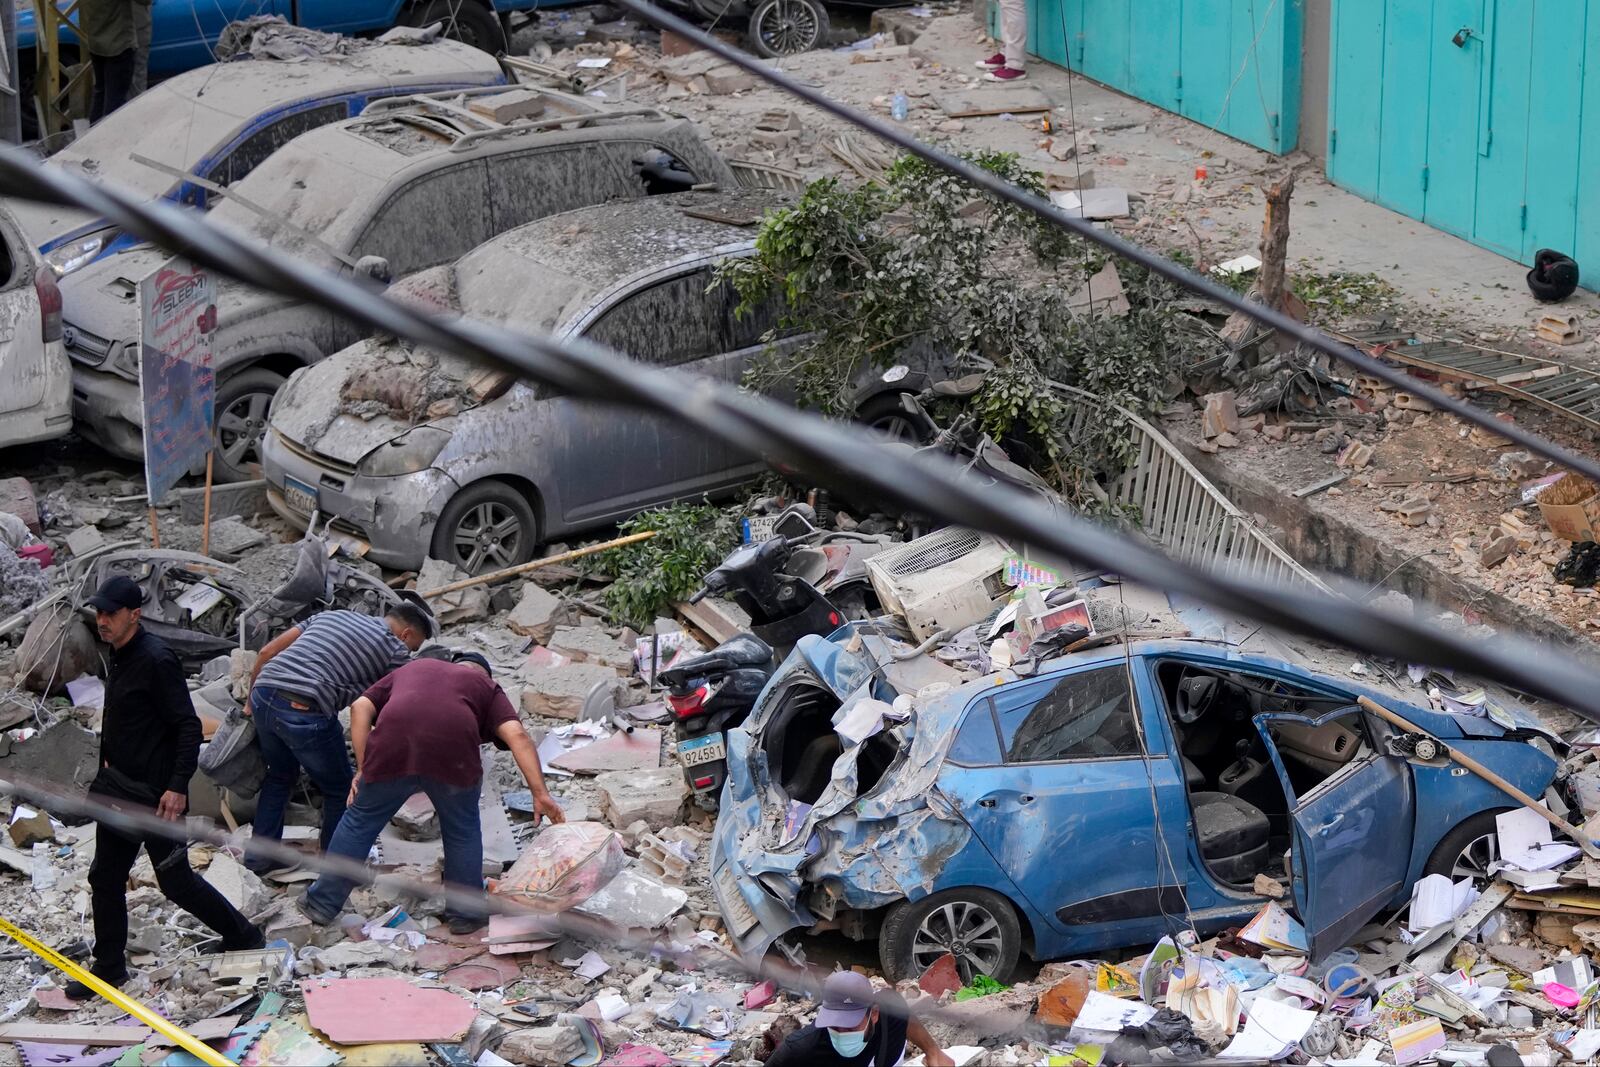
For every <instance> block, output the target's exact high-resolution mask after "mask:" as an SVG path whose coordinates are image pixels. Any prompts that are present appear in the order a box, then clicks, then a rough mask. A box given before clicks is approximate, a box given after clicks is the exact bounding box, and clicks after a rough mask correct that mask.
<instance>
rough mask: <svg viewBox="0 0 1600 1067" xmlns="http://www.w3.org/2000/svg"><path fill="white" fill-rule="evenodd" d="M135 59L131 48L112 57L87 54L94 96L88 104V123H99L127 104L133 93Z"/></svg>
mask: <svg viewBox="0 0 1600 1067" xmlns="http://www.w3.org/2000/svg"><path fill="white" fill-rule="evenodd" d="M136 58H137V56H135V54H134V50H133V49H131V48H130V49H128V50H127V51H125V52H118V53H117V54H116V55H114V56H97V55H95V54H94V53H93V52H90V53H89V65H90V67H91V68H92V69H93V70H94V95H93V97H92V98H91V100H90V103H89V121H90V122H99V121H100V120H101V119H102V118H104V117H105V116H107V115H109V114H111V112H113V111H115V110H117V108H119V107H121V106H122V105H123V104H126V103H127V102H128V96H129V94H130V93H131V92H132V91H133V68H134V66H135V63H134V60H135V59H136Z"/></svg>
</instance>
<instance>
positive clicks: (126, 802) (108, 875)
mask: <svg viewBox="0 0 1600 1067" xmlns="http://www.w3.org/2000/svg"><path fill="white" fill-rule="evenodd" d="M143 602H144V594H143V590H141V589H140V588H139V584H138V583H137V582H135V581H134V580H133V579H132V578H128V577H125V576H122V575H118V576H116V577H114V578H108V579H106V581H105V582H104V583H102V584H101V586H100V588H99V590H98V591H97V592H96V593H95V595H94V596H92V597H90V598H89V605H90V606H91V607H93V608H94V610H95V623H96V625H97V627H98V629H99V631H100V637H101V639H102V640H104V641H105V642H106V643H107V644H109V645H110V646H111V673H110V674H109V675H108V676H107V678H106V698H105V711H104V714H103V716H102V719H101V728H100V772H99V773H98V774H97V775H95V779H94V781H93V782H91V783H90V784H89V792H90V793H91V794H93V795H94V798H95V799H96V800H100V801H103V802H106V803H109V804H112V805H113V806H115V807H119V808H124V809H129V810H140V809H143V810H145V811H147V812H148V811H149V810H151V809H154V811H155V813H156V814H157V815H159V816H160V817H161V818H163V819H167V820H169V821H171V822H174V823H176V822H179V821H181V820H182V819H183V815H184V812H185V811H187V810H188V807H189V778H190V776H192V775H193V774H194V771H195V764H196V761H197V760H198V758H199V752H200V737H201V731H200V719H199V717H198V716H197V715H195V713H194V704H193V702H192V701H191V700H190V699H189V687H188V686H187V685H186V684H184V680H183V667H182V665H181V664H180V663H179V662H178V657H177V654H176V653H174V652H173V651H172V649H170V648H168V647H167V646H166V644H164V643H163V642H162V641H161V639H160V638H158V637H156V636H155V635H154V634H151V633H149V632H148V631H146V630H144V629H143V628H141V627H140V625H139V613H140V612H139V607H140V605H141V604H142V603H143ZM141 845H143V846H144V849H145V851H146V852H148V853H149V854H150V864H151V866H152V867H154V868H155V874H156V884H157V885H159V886H160V887H161V891H162V892H163V893H165V894H166V896H167V899H168V900H170V901H172V902H173V903H174V904H176V905H178V907H180V908H182V909H183V910H185V911H187V912H188V913H189V914H191V915H193V916H194V917H195V918H197V919H199V920H200V921H201V922H203V923H205V924H206V925H207V926H209V927H211V929H213V930H215V931H216V932H217V933H218V934H221V935H222V945H221V948H222V950H223V951H233V950H235V949H247V948H260V947H261V945H262V943H263V942H262V938H261V931H260V930H258V929H257V928H256V927H255V926H254V925H252V924H251V922H250V920H249V919H247V918H245V917H244V916H243V915H241V914H240V913H239V910H238V909H237V908H235V907H234V906H233V905H232V904H229V903H228V901H227V900H226V899H225V898H224V897H223V896H222V894H221V893H218V892H217V891H216V889H214V888H213V887H212V886H211V885H210V884H208V883H207V882H205V881H202V880H201V878H200V876H199V875H197V874H195V873H194V869H193V868H191V867H190V866H189V850H188V846H187V845H186V844H185V842H184V839H183V835H182V834H181V833H179V834H177V835H176V836H175V837H164V836H160V835H156V834H129V833H127V832H125V831H123V830H118V829H114V828H112V827H111V826H108V825H106V824H105V823H101V824H99V825H97V826H96V827H95V852H94V863H93V864H91V865H90V867H89V889H90V894H91V900H92V901H93V904H94V967H93V973H94V974H95V976H96V977H98V978H99V979H101V980H102V981H104V982H106V983H108V984H110V985H114V986H120V985H122V984H123V983H124V982H126V981H127V980H128V964H127V945H128V899H127V894H128V873H129V872H130V871H132V870H133V863H134V860H136V859H138V857H139V847H140V846H141ZM92 993H93V991H92V990H91V989H89V987H88V986H86V985H83V984H82V983H81V982H70V983H68V984H67V988H66V994H67V996H69V997H71V998H73V999H74V1000H83V999H85V998H87V997H89V996H91V995H92Z"/></svg>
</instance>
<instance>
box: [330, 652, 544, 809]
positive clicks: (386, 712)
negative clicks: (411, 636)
mask: <svg viewBox="0 0 1600 1067" xmlns="http://www.w3.org/2000/svg"><path fill="white" fill-rule="evenodd" d="M362 695H363V696H365V697H366V698H367V699H368V700H370V701H372V703H373V704H375V705H376V706H377V708H378V719H377V724H376V725H375V726H374V727H373V728H372V733H371V735H370V736H369V737H368V738H367V754H366V760H365V766H363V767H362V769H361V780H362V781H365V782H387V781H391V780H393V779H395V778H407V777H410V776H411V775H420V776H421V777H423V778H431V779H433V780H434V781H436V782H444V783H446V784H447V785H454V786H469V785H477V784H478V781H479V780H480V779H481V778H482V777H483V762H482V760H481V759H480V758H479V755H478V746H479V745H482V744H485V743H487V742H490V741H493V740H494V733H495V730H496V729H498V728H499V726H500V725H501V724H502V723H507V722H516V721H517V712H516V709H514V708H513V707H512V706H511V701H509V700H507V699H506V694H505V692H504V691H503V690H502V689H501V688H500V687H499V686H498V685H495V684H494V681H493V680H492V679H491V678H490V677H489V676H488V675H487V674H484V673H483V670H482V668H480V667H476V666H474V665H473V664H471V663H449V662H447V661H445V660H439V659H417V660H412V661H411V662H410V663H407V664H406V665H405V666H404V667H401V668H399V669H398V670H396V671H393V672H392V673H390V674H389V675H387V676H386V677H385V678H384V679H383V680H382V681H380V682H378V683H377V684H376V685H374V686H373V687H372V688H371V689H368V690H367V691H366V692H365V693H364V694H362Z"/></svg>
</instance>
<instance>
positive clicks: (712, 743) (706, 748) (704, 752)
mask: <svg viewBox="0 0 1600 1067" xmlns="http://www.w3.org/2000/svg"><path fill="white" fill-rule="evenodd" d="M727 755H728V746H727V745H725V744H723V743H722V735H721V734H720V733H715V734H706V736H704V737H697V738H695V739H694V740H693V741H679V742H678V762H680V763H682V764H683V765H684V766H685V767H698V766H700V764H702V763H715V762H716V761H717V760H719V759H725V758H727Z"/></svg>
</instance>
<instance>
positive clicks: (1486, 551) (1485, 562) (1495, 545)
mask: <svg viewBox="0 0 1600 1067" xmlns="http://www.w3.org/2000/svg"><path fill="white" fill-rule="evenodd" d="M1516 550H1517V539H1516V538H1515V537H1512V536H1510V535H1509V534H1501V535H1500V536H1499V537H1496V538H1495V539H1494V540H1492V541H1490V542H1489V543H1488V544H1486V545H1484V546H1483V551H1482V552H1480V553H1478V563H1479V565H1480V566H1484V567H1494V566H1497V565H1499V564H1501V563H1504V562H1505V561H1506V559H1507V558H1508V557H1509V556H1510V555H1511V553H1513V552H1515V551H1516Z"/></svg>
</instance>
